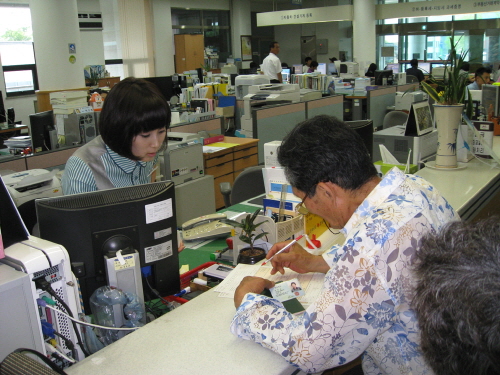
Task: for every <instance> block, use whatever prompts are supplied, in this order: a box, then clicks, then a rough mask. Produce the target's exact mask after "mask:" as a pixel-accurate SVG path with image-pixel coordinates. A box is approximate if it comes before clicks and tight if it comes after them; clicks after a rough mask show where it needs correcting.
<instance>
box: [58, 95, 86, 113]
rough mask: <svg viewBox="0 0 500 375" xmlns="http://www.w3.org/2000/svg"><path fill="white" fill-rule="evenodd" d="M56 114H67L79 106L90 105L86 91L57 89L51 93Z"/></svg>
mask: <svg viewBox="0 0 500 375" xmlns="http://www.w3.org/2000/svg"><path fill="white" fill-rule="evenodd" d="M50 104H51V105H52V109H53V110H54V114H61V115H67V114H71V113H74V112H75V110H76V109H77V108H80V107H85V106H88V102H87V92H86V91H56V92H51V93H50Z"/></svg>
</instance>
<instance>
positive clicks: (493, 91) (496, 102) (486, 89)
mask: <svg viewBox="0 0 500 375" xmlns="http://www.w3.org/2000/svg"><path fill="white" fill-rule="evenodd" d="M481 94H482V95H481V105H482V106H483V108H484V111H485V112H486V114H489V113H490V112H492V114H493V116H495V117H498V114H499V113H500V86H496V85H486V84H485V85H482V86H481ZM473 98H474V97H473Z"/></svg>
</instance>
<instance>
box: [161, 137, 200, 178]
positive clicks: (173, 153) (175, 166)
mask: <svg viewBox="0 0 500 375" xmlns="http://www.w3.org/2000/svg"><path fill="white" fill-rule="evenodd" d="M195 135H197V134H195ZM160 173H161V174H162V176H164V177H165V179H167V180H172V181H173V182H174V184H175V185H179V184H183V183H184V182H188V181H191V180H195V179H197V178H200V177H203V176H204V175H205V169H204V167H203V145H202V143H200V141H199V140H198V139H194V140H190V141H187V142H176V141H173V142H171V141H169V142H168V147H167V149H166V150H165V151H163V154H160Z"/></svg>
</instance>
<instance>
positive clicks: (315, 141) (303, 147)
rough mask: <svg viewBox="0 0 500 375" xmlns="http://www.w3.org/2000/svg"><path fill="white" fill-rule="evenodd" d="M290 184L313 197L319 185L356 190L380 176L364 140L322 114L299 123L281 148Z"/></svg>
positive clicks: (344, 125)
mask: <svg viewBox="0 0 500 375" xmlns="http://www.w3.org/2000/svg"><path fill="white" fill-rule="evenodd" d="M278 161H279V163H280V164H281V166H283V168H285V174H286V176H287V178H288V181H289V182H290V184H291V185H292V186H293V187H295V188H296V189H299V190H300V191H302V192H304V193H306V194H307V195H308V196H310V197H311V196H313V195H314V194H315V192H316V185H317V184H318V183H319V182H332V183H334V184H336V185H338V186H340V187H341V188H343V189H345V190H356V189H358V188H360V187H361V186H363V184H365V183H366V182H368V181H369V180H370V179H371V178H373V177H375V176H377V171H376V169H375V167H374V165H373V163H372V160H371V157H370V155H369V153H368V150H367V148H366V146H365V145H364V143H363V140H362V139H361V137H360V136H359V135H358V134H357V133H356V131H354V130H353V129H351V128H350V127H349V126H348V125H347V124H345V123H344V122H342V121H340V120H338V119H336V118H335V117H332V116H326V115H320V116H316V117H313V118H312V119H309V120H306V121H304V122H301V123H300V124H298V125H297V126H296V127H295V128H294V129H293V130H292V131H291V132H290V133H288V135H287V136H286V137H285V139H284V140H283V143H282V144H281V146H280V148H279V149H278Z"/></svg>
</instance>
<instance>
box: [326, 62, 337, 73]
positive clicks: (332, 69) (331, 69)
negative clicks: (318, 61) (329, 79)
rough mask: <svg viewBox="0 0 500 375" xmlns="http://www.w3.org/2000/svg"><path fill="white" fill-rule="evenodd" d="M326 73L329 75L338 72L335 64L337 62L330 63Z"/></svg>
mask: <svg viewBox="0 0 500 375" xmlns="http://www.w3.org/2000/svg"><path fill="white" fill-rule="evenodd" d="M326 73H327V74H329V75H332V74H337V67H336V66H335V63H328V65H327V67H326Z"/></svg>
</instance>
